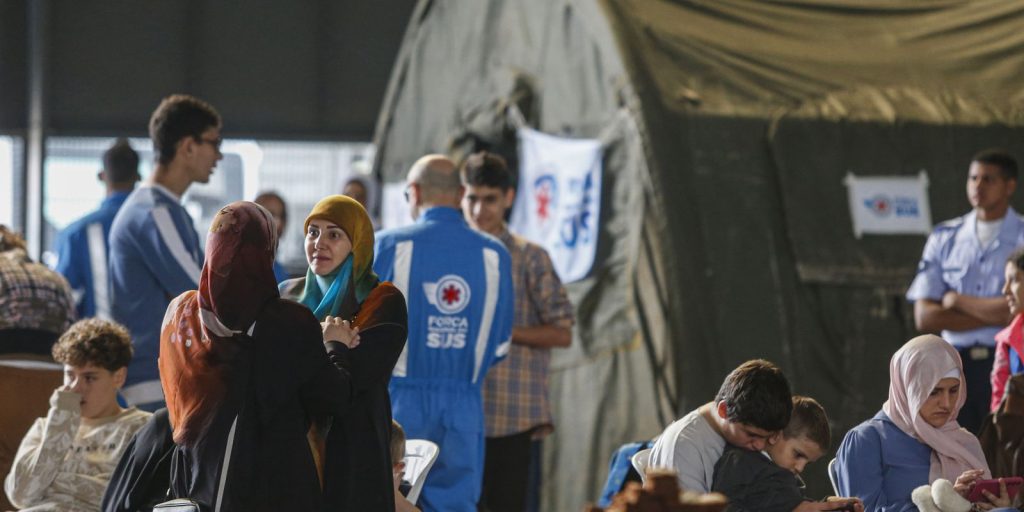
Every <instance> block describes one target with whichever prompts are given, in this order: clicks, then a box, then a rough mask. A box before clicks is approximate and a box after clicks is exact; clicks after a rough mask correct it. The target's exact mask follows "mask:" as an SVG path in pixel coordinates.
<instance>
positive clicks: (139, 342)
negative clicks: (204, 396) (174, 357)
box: [109, 94, 223, 411]
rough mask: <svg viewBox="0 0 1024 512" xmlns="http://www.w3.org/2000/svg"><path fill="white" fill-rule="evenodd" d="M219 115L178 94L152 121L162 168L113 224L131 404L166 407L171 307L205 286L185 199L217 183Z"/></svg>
mask: <svg viewBox="0 0 1024 512" xmlns="http://www.w3.org/2000/svg"><path fill="white" fill-rule="evenodd" d="M220 127H221V118H220V114H218V113H217V111H216V110H214V108H213V107H212V106H210V105H209V104H208V103H206V102H204V101H202V100H200V99H198V98H194V97H192V96H186V95H180V94H176V95H173V96H169V97H167V98H164V100H163V101H162V102H161V103H160V105H159V106H158V107H157V109H156V111H154V112H153V116H152V118H151V119H150V121H149V136H150V138H151V139H152V140H153V153H154V156H155V158H156V166H155V168H154V170H153V175H152V176H150V177H149V179H148V180H146V183H145V184H143V185H141V186H139V187H138V188H137V189H136V190H135V191H134V192H132V193H131V195H129V196H128V199H126V200H125V203H124V206H122V207H121V211H119V212H118V213H117V217H115V218H114V224H113V226H111V228H110V263H109V267H110V280H111V298H112V301H113V302H112V305H113V314H114V320H116V321H118V322H120V323H121V324H123V325H124V326H125V327H127V328H128V331H129V332H130V333H131V335H132V338H133V344H134V348H135V355H134V356H133V357H132V362H131V364H129V365H128V380H127V381H126V382H125V387H124V388H123V389H122V390H121V393H122V395H123V396H124V398H125V400H126V401H127V402H128V404H129V405H135V406H138V407H139V408H140V409H145V410H150V411H153V410H156V409H158V408H160V407H163V404H164V397H163V390H162V389H161V387H160V373H159V370H158V369H157V363H156V361H157V356H158V354H159V353H160V326H161V323H162V322H163V318H164V313H165V312H166V311H167V304H169V303H170V301H171V299H173V298H174V297H177V296H178V295H180V294H181V293H183V292H185V291H188V290H194V289H197V288H198V287H199V274H200V269H201V268H202V266H203V254H202V250H201V249H200V246H199V235H198V234H196V230H195V228H194V227H193V225H192V217H190V216H189V214H188V212H186V211H185V208H184V207H183V206H182V205H181V196H182V195H184V194H185V191H186V190H188V187H189V186H190V185H192V183H194V182H199V183H206V182H208V181H210V175H211V174H213V168H214V167H215V166H216V165H217V162H218V161H219V160H220V159H221V158H222V157H223V155H221V153H220V144H221V137H220Z"/></svg>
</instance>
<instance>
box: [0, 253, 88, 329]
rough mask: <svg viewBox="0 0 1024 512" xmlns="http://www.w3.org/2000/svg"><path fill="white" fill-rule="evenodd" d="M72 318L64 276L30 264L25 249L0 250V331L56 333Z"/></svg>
mask: <svg viewBox="0 0 1024 512" xmlns="http://www.w3.org/2000/svg"><path fill="white" fill-rule="evenodd" d="M74 320H75V302H74V299H73V298H72V297H71V287H69V286H68V282H67V281H65V280H64V277H62V276H61V275H60V274H58V273H56V272H54V271H52V270H50V269H48V268H46V267H45V266H44V265H40V264H38V263H33V262H32V260H30V259H29V257H28V255H27V254H26V253H25V250H24V249H12V250H9V251H4V252H0V330H2V329H40V330H44V331H50V332H55V333H58V334H59V333H63V332H64V331H66V330H67V328H68V327H70V326H71V323H72V322H73V321H74Z"/></svg>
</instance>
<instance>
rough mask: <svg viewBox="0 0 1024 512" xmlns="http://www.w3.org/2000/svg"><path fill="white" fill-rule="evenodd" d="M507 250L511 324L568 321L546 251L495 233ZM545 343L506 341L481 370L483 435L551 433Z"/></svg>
mask: <svg viewBox="0 0 1024 512" xmlns="http://www.w3.org/2000/svg"><path fill="white" fill-rule="evenodd" d="M498 239H500V240H501V241H502V242H503V243H504V244H505V247H506V248H507V249H508V252H509V255H511V256H512V286H513V288H514V290H515V297H516V299H515V301H516V302H515V304H516V306H515V323H514V326H515V327H534V326H540V325H550V326H556V327H565V328H569V327H572V324H573V308H572V303H570V302H569V298H568V296H567V295H566V293H565V287H563V286H562V281H561V280H559V279H558V275H557V274H555V268H554V266H553V265H552V264H551V259H550V258H549V257H548V253H547V251H545V250H544V249H543V248H541V247H540V246H539V245H536V244H534V243H531V242H528V241H527V240H526V239H524V238H522V237H519V236H516V235H513V234H512V233H509V231H508V229H506V230H505V231H503V232H502V233H501V234H500V235H499V236H498ZM550 359H551V349H549V348H535V347H528V346H524V345H519V344H516V343H515V342H513V343H512V345H511V350H510V351H509V354H508V357H506V358H505V359H504V360H503V361H501V362H500V363H498V364H496V365H495V366H494V367H492V368H491V369H490V371H488V372H487V377H486V379H485V380H484V416H485V418H486V423H487V437H502V436H508V435H512V434H518V433H521V432H527V431H530V430H534V429H536V430H535V432H534V435H535V437H542V436H544V435H547V434H549V433H551V431H552V430H554V426H553V424H552V422H551V407H550V405H549V404H548V362H549V360H550Z"/></svg>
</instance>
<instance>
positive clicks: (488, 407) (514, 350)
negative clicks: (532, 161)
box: [460, 151, 574, 512]
mask: <svg viewBox="0 0 1024 512" xmlns="http://www.w3.org/2000/svg"><path fill="white" fill-rule="evenodd" d="M460 174H461V175H462V184H463V186H465V187H466V193H465V194H464V195H463V196H462V213H463V216H465V217H466V221H467V222H469V225H470V226H472V227H473V229H476V230H477V231H482V232H484V233H488V234H491V235H494V236H495V237H497V238H498V240H501V242H502V243H503V244H504V245H505V248H506V249H508V253H509V255H510V256H511V257H512V286H513V289H514V291H515V323H514V324H513V327H512V345H511V346H510V347H509V353H508V357H506V358H505V360H504V361H502V362H501V363H499V364H497V365H495V366H494V368H492V369H491V371H490V372H488V373H487V378H486V379H485V380H484V414H485V420H486V421H485V426H486V437H487V446H486V450H485V451H484V479H483V492H482V494H481V496H480V503H479V507H478V510H479V511H480V512H506V511H507V512H521V511H522V510H523V509H524V508H526V497H527V496H528V495H530V494H531V492H530V491H531V489H530V487H529V486H530V480H531V479H530V478H529V477H530V467H531V465H533V466H534V467H538V466H539V463H538V462H537V461H536V460H532V459H534V458H539V454H540V449H539V448H540V446H539V445H540V443H541V439H543V438H544V436H546V435H548V434H550V433H551V432H552V431H553V430H554V422H553V421H552V417H551V411H550V405H549V404H548V367H549V361H550V358H551V349H552V348H565V347H568V346H569V344H570V343H571V341H572V324H573V322H574V314H573V306H572V303H571V302H569V297H568V294H567V293H566V290H565V287H564V286H562V281H561V280H560V279H559V278H558V274H556V273H555V268H554V264H553V263H552V262H551V258H550V257H549V256H548V253H547V251H545V250H544V248H543V247H541V246H539V245H537V244H534V243H532V242H530V241H528V240H526V239H525V238H522V237H520V236H518V235H516V234H514V233H512V232H511V231H509V229H508V226H507V225H506V223H505V215H506V213H507V212H508V209H509V208H511V207H512V202H513V201H514V200H515V194H516V191H515V189H514V188H513V187H512V174H511V172H510V171H509V169H508V166H507V165H506V164H505V159H504V158H502V157H500V156H498V155H495V154H493V153H488V152H486V151H481V152H478V153H474V154H472V155H470V156H469V157H468V158H467V159H466V161H465V162H464V163H463V164H462V168H461V171H460ZM535 491H536V490H535Z"/></svg>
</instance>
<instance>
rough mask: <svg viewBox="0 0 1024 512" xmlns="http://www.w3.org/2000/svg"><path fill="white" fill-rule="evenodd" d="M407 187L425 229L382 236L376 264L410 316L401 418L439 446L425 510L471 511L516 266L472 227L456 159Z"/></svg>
mask: <svg viewBox="0 0 1024 512" xmlns="http://www.w3.org/2000/svg"><path fill="white" fill-rule="evenodd" d="M407 182H408V185H407V189H406V192H407V194H408V198H409V204H410V207H411V210H412V215H413V218H415V219H416V223H415V224H414V225H412V226H408V227H404V228H399V229H394V230H389V231H384V232H382V233H380V234H378V236H377V243H376V250H375V253H376V255H377V259H376V261H375V262H374V271H376V273H377V274H378V275H379V276H380V278H381V279H382V280H386V281H391V282H393V283H394V284H395V286H397V287H398V288H399V289H401V290H402V293H403V294H405V297H406V300H407V301H408V307H409V339H408V343H406V346H405V350H404V351H403V352H402V355H401V356H400V357H399V359H398V363H397V364H396V365H395V369H394V372H393V373H392V378H391V387H390V391H391V403H392V410H393V412H394V416H395V419H396V420H398V422H399V423H401V424H402V427H403V428H404V429H405V431H406V433H407V435H408V437H409V438H410V439H417V438H418V439H429V440H431V441H433V442H435V443H437V444H438V446H439V447H440V454H439V456H438V459H437V461H436V462H435V463H434V466H433V468H431V470H430V473H428V475H427V480H426V483H425V484H424V486H423V491H422V494H421V495H420V505H421V506H422V508H423V510H424V511H444V512H472V511H475V510H476V503H477V501H478V500H479V498H480V487H481V482H482V478H483V466H484V415H483V404H482V398H481V387H482V385H483V382H484V376H485V375H486V374H487V370H488V369H489V368H491V366H493V365H494V363H496V362H497V361H498V360H500V359H501V358H502V357H504V356H505V354H506V353H507V352H508V350H509V342H510V339H511V336H512V322H513V314H514V311H513V306H514V305H513V291H512V274H511V261H510V259H509V255H508V251H507V250H506V249H505V247H504V245H503V244H502V243H501V242H500V241H499V240H498V239H496V238H494V237H491V236H489V235H486V234H482V233H479V232H477V231H474V230H473V229H471V228H470V227H469V226H468V225H467V224H466V222H465V220H464V219H463V217H462V212H461V211H460V210H459V201H460V200H461V197H462V192H463V190H462V185H461V183H460V181H459V175H458V172H457V170H456V167H455V164H454V163H453V162H452V161H451V160H449V159H448V158H446V157H444V156H441V155H429V156H425V157H423V158H421V159H420V160H419V161H417V162H416V163H415V164H414V165H413V166H412V169H410V170H409V176H408V179H407Z"/></svg>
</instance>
